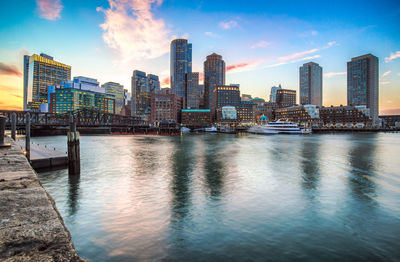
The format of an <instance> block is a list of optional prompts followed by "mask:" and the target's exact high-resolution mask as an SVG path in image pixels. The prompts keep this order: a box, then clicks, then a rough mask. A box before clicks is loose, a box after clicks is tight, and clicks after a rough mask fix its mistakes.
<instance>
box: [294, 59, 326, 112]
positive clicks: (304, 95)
mask: <svg viewBox="0 0 400 262" xmlns="http://www.w3.org/2000/svg"><path fill="white" fill-rule="evenodd" d="M299 71H300V104H302V105H308V104H311V105H316V106H322V67H320V66H319V65H318V64H317V63H314V62H309V63H305V64H303V66H301V67H300V69H299Z"/></svg>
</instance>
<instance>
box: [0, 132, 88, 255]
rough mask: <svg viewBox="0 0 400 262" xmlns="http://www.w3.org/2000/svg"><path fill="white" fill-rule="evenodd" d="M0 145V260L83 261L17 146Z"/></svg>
mask: <svg viewBox="0 0 400 262" xmlns="http://www.w3.org/2000/svg"><path fill="white" fill-rule="evenodd" d="M5 140H6V141H5V142H6V143H11V147H10V148H0V260H2V261H3V260H5V261H84V260H82V259H81V258H80V257H79V256H78V255H77V253H76V251H75V249H74V246H73V244H72V241H71V236H70V233H69V231H68V229H67V228H66V227H65V225H64V222H63V219H62V217H61V215H60V213H59V212H58V210H57V208H56V206H55V203H54V200H53V199H52V198H51V196H50V195H49V194H48V193H47V192H46V190H45V189H44V188H43V187H42V185H41V184H40V182H39V180H38V177H37V174H36V172H35V171H34V170H33V169H32V167H31V166H30V165H29V163H28V161H27V159H26V158H25V156H24V154H23V152H22V151H21V148H20V146H18V145H17V144H16V143H15V142H14V141H12V140H11V139H9V138H8V137H6V139H5Z"/></svg>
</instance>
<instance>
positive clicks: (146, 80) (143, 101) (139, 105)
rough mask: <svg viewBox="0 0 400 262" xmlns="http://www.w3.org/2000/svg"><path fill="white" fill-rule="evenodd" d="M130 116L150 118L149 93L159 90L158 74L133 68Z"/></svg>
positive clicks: (158, 91)
mask: <svg viewBox="0 0 400 262" xmlns="http://www.w3.org/2000/svg"><path fill="white" fill-rule="evenodd" d="M131 88H132V89H131V91H132V92H131V94H132V99H131V106H132V107H131V116H140V117H142V118H143V119H144V120H149V119H150V113H151V94H158V93H160V92H161V89H160V81H159V78H158V76H156V75H152V74H148V75H146V73H145V72H142V71H139V70H135V71H133V76H132V85H131Z"/></svg>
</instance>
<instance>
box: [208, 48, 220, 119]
mask: <svg viewBox="0 0 400 262" xmlns="http://www.w3.org/2000/svg"><path fill="white" fill-rule="evenodd" d="M217 85H225V61H224V60H222V56H220V55H217V54H216V53H212V54H211V55H209V56H207V58H206V61H204V107H205V108H209V109H211V111H213V110H212V109H213V108H212V107H213V101H214V99H213V91H214V88H215V87H216V86H217Z"/></svg>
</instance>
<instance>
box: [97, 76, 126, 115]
mask: <svg viewBox="0 0 400 262" xmlns="http://www.w3.org/2000/svg"><path fill="white" fill-rule="evenodd" d="M101 87H102V88H104V90H105V92H106V94H107V95H113V96H114V98H115V113H116V114H118V115H119V114H120V113H121V110H122V107H123V106H124V105H125V90H124V86H123V85H121V84H119V83H115V82H107V83H104V84H103V85H101ZM126 91H127V90H126Z"/></svg>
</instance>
